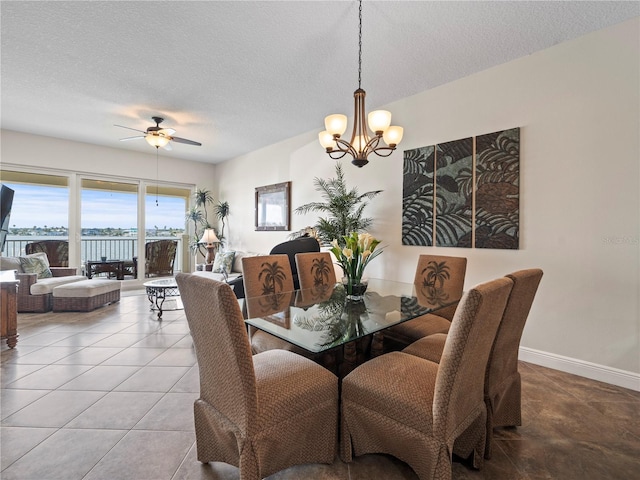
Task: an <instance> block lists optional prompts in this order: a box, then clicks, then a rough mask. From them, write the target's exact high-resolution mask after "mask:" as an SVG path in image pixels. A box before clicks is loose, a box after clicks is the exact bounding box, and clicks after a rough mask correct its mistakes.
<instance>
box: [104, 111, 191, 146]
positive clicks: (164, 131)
mask: <svg viewBox="0 0 640 480" xmlns="http://www.w3.org/2000/svg"><path fill="white" fill-rule="evenodd" d="M151 119H152V120H153V121H154V122H156V126H155V127H149V128H147V131H146V132H145V131H143V130H138V129H137V128H131V127H125V126H124V125H114V127H121V128H126V129H129V130H135V131H136V132H140V133H144V135H136V136H135V137H127V138H121V139H120V141H121V142H126V141H129V140H135V139H138V138H144V139H145V140H146V141H147V143H148V144H149V145H151V146H152V147H156V148H159V147H162V148H164V149H165V150H171V144H170V143H169V142H170V141H173V142H176V143H186V144H187V145H196V146H198V147H199V146H201V145H202V144H201V143H200V142H195V141H193V140H187V139H186V138H180V137H174V136H173V134H174V133H176V131H175V130H174V129H173V128H162V127H160V124H161V123H162V122H163V121H164V118H162V117H151Z"/></svg>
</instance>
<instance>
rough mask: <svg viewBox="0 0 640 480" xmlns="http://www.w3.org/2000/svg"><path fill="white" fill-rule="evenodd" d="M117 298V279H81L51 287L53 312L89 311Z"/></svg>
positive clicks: (118, 297)
mask: <svg viewBox="0 0 640 480" xmlns="http://www.w3.org/2000/svg"><path fill="white" fill-rule="evenodd" d="M119 300H120V282H119V281H117V280H115V281H114V280H107V279H99V278H96V279H93V280H81V281H79V282H73V283H68V284H66V285H60V286H58V287H55V288H54V289H53V311H54V312H64V311H68V312H69V311H70V312H90V311H91V310H95V309H96V308H98V307H100V306H102V305H106V304H107V303H112V302H117V301H119Z"/></svg>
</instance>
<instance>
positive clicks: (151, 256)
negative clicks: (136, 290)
mask: <svg viewBox="0 0 640 480" xmlns="http://www.w3.org/2000/svg"><path fill="white" fill-rule="evenodd" d="M144 248H145V250H144V252H145V253H144V255H145V264H144V272H145V276H146V277H170V276H173V264H174V262H175V259H176V250H177V248H178V241H177V240H156V241H153V242H147V244H146V245H145V246H144Z"/></svg>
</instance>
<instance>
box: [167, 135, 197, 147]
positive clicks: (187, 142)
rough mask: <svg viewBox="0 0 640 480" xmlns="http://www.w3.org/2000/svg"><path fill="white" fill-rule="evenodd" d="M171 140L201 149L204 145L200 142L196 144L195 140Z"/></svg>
mask: <svg viewBox="0 0 640 480" xmlns="http://www.w3.org/2000/svg"><path fill="white" fill-rule="evenodd" d="M171 140H173V141H174V142H176V143H186V144H187V145H195V146H197V147H200V146H201V145H202V144H201V143H200V142H194V141H193V140H187V139H186V138H180V137H171Z"/></svg>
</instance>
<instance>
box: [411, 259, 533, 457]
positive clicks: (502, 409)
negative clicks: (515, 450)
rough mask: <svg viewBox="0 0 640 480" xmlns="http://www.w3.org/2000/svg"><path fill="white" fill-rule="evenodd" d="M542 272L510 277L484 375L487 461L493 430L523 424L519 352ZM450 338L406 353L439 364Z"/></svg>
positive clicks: (419, 345) (431, 339) (433, 339)
mask: <svg viewBox="0 0 640 480" xmlns="http://www.w3.org/2000/svg"><path fill="white" fill-rule="evenodd" d="M542 274H543V272H542V270H540V269H538V268H531V269H527V270H519V271H517V272H513V273H511V274H509V275H507V278H510V279H511V280H512V281H513V288H512V290H511V293H510V295H509V300H508V301H507V306H506V308H505V311H504V315H503V317H502V321H501V322H500V326H499V327H498V332H497V334H496V339H495V341H494V343H493V346H492V348H491V354H490V356H489V361H488V363H487V371H486V374H485V383H484V397H485V403H486V405H487V427H486V429H487V442H486V447H485V458H491V450H492V448H491V445H492V441H493V429H494V428H496V427H515V426H520V425H522V406H521V403H522V393H521V379H520V373H519V372H518V349H519V347H520V339H521V338H522V331H523V330H524V325H525V323H526V321H527V317H528V316H529V311H530V310H531V305H532V304H533V300H534V298H535V295H536V292H537V290H538V286H539V285H540V281H541V280H542ZM446 339H447V336H446V335H443V334H436V335H431V336H429V337H425V338H423V339H421V340H418V341H417V342H415V343H413V344H411V345H410V346H408V347H407V348H405V349H404V350H403V352H405V353H409V354H411V355H417V356H420V357H422V358H426V359H428V360H431V361H433V362H440V357H441V355H442V352H443V350H444V346H445V342H446Z"/></svg>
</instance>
